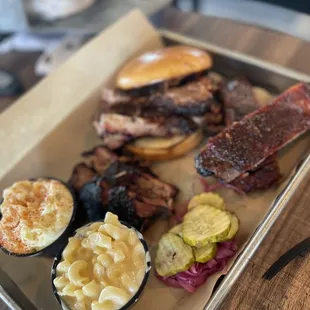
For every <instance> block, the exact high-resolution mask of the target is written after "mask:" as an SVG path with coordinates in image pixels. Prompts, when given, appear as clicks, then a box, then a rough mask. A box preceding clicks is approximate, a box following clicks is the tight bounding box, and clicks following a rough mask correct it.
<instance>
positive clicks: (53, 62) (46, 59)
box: [35, 35, 86, 75]
mask: <svg viewBox="0 0 310 310" xmlns="http://www.w3.org/2000/svg"><path fill="white" fill-rule="evenodd" d="M85 40H86V38H85V37H84V36H77V35H76V36H68V37H65V38H63V39H62V40H61V41H60V42H58V44H57V46H56V47H55V48H54V49H52V50H46V51H45V52H44V53H43V54H42V55H41V56H40V57H39V58H38V60H37V62H36V64H35V73H36V74H37V75H48V74H49V73H50V72H52V71H54V70H55V69H56V68H57V67H59V65H61V64H62V63H63V62H64V61H66V60H67V59H68V58H69V57H70V56H71V55H72V54H73V53H75V52H76V51H77V50H78V49H79V48H80V47H81V46H82V45H83V44H84V43H85Z"/></svg>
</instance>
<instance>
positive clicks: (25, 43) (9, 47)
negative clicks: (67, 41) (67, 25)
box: [0, 0, 63, 54]
mask: <svg viewBox="0 0 310 310" xmlns="http://www.w3.org/2000/svg"><path fill="white" fill-rule="evenodd" d="M0 1H1V0H0ZM62 39H63V36H40V35H31V34H26V33H17V34H14V35H12V36H10V37H7V38H6V39H4V40H3V41H1V43H0V54H1V53H8V52H10V51H22V52H23V51H24V52H32V51H44V50H53V49H54V48H55V47H56V46H57V45H58V44H59V42H60V41H61V40H62Z"/></svg>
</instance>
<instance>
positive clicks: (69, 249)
mask: <svg viewBox="0 0 310 310" xmlns="http://www.w3.org/2000/svg"><path fill="white" fill-rule="evenodd" d="M146 267H147V266H146V255H145V250H144V247H143V245H142V243H141V241H140V240H139V238H138V236H137V233H136V232H135V231H134V230H133V229H130V228H128V227H126V226H124V225H122V224H121V223H120V222H119V221H118V218H117V216H116V215H114V214H112V213H110V212H108V213H107V215H106V217H105V220H104V222H96V223H93V224H91V225H87V226H84V227H82V228H80V229H78V230H77V233H76V234H75V236H74V237H72V238H70V239H69V242H68V245H67V246H66V248H65V249H64V251H63V253H62V260H61V261H60V263H59V264H58V265H57V268H56V278H55V280H54V285H55V287H56V289H57V293H58V295H59V296H60V298H61V300H62V302H64V303H65V305H66V306H67V307H68V308H69V309H71V310H82V309H83V310H88V309H91V310H102V309H106V310H113V309H114V310H117V309H120V308H121V307H123V306H124V305H125V304H126V303H127V302H128V301H129V300H130V299H131V298H132V297H133V296H134V295H135V293H136V292H137V291H138V289H139V287H140V285H141V283H142V281H143V278H144V276H145V273H146Z"/></svg>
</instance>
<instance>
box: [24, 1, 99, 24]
mask: <svg viewBox="0 0 310 310" xmlns="http://www.w3.org/2000/svg"><path fill="white" fill-rule="evenodd" d="M99 1H101V0H99ZM94 2H95V0H24V3H25V8H26V10H27V11H28V12H29V13H33V14H38V15H40V16H41V17H42V18H44V19H46V20H54V19H57V18H64V17H67V16H69V15H72V14H76V13H79V12H81V11H83V10H85V9H86V8H88V7H89V6H91V5H92V4H93V3H94Z"/></svg>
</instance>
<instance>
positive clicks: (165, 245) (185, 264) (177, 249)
mask: <svg viewBox="0 0 310 310" xmlns="http://www.w3.org/2000/svg"><path fill="white" fill-rule="evenodd" d="M194 262H195V259H194V254H193V249H192V248H191V247H190V246H189V245H187V244H186V243H184V242H183V240H182V238H181V237H180V236H177V235H175V234H172V233H167V234H164V235H163V236H162V237H161V239H160V241H159V244H158V250H157V253H156V257H155V268H156V271H157V273H158V274H159V275H160V276H165V277H167V276H172V275H175V274H177V273H178V272H182V271H185V270H188V268H189V267H190V266H191V265H192V264H193V263H194Z"/></svg>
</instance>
